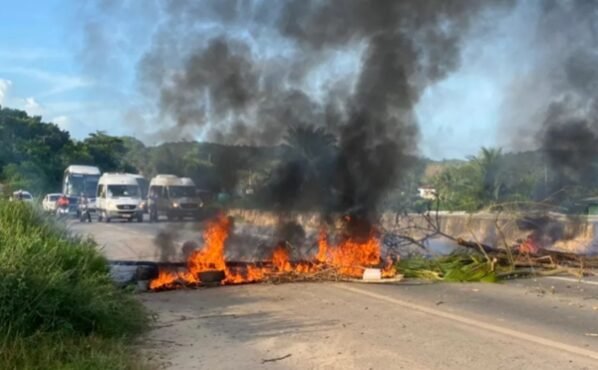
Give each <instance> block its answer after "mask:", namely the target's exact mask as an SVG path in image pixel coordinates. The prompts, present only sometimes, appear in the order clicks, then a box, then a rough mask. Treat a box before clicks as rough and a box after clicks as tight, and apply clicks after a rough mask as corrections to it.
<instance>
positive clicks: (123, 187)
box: [96, 173, 143, 222]
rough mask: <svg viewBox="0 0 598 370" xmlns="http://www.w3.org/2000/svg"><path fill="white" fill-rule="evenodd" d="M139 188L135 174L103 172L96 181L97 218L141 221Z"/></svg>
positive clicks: (100, 219) (108, 220)
mask: <svg viewBox="0 0 598 370" xmlns="http://www.w3.org/2000/svg"><path fill="white" fill-rule="evenodd" d="M141 202H142V198H141V189H140V188H139V183H138V182H137V179H136V178H135V176H133V175H131V174H125V173H105V174H103V175H102V176H101V177H100V180H99V181H98V189H97V192H96V207H97V212H98V220H99V221H102V220H104V221H106V222H110V220H111V219H114V218H121V219H127V220H129V221H133V219H137V221H138V222H142V221H143V210H142V208H141Z"/></svg>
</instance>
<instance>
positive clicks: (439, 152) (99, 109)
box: [0, 0, 518, 159]
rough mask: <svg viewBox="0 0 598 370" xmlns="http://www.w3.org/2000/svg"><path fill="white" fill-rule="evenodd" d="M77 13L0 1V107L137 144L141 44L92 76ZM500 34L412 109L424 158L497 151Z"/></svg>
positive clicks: (468, 49)
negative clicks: (132, 114)
mask: <svg viewBox="0 0 598 370" xmlns="http://www.w3.org/2000/svg"><path fill="white" fill-rule="evenodd" d="M78 7H79V3H78V2H75V1H68V0H44V1H31V0H21V1H9V0H0V9H1V12H0V35H1V36H0V37H1V41H0V105H2V106H7V107H12V108H19V109H24V110H26V111H27V112H29V113H30V114H34V115H41V116H42V117H43V119H44V120H45V121H51V122H54V123H56V124H58V125H59V126H60V127H62V128H63V129H65V130H68V131H69V132H71V134H72V135H73V136H74V137H75V138H79V139H80V138H83V137H84V136H85V135H87V134H88V133H89V132H93V131H96V130H105V131H107V132H109V133H111V134H115V135H121V134H129V135H134V136H139V132H138V130H139V126H138V125H131V124H129V122H127V119H126V115H125V114H124V106H125V105H126V104H125V103H124V102H125V101H131V102H137V108H140V107H139V105H138V103H139V100H137V95H136V90H135V72H134V71H135V63H136V61H137V58H138V57H139V55H140V52H141V49H140V48H139V47H136V46H139V45H137V44H139V43H142V42H141V41H143V40H141V41H140V40H135V42H130V43H129V44H126V45H125V46H124V47H125V48H127V47H129V46H127V45H130V48H131V49H132V50H131V53H130V57H129V58H125V59H120V60H118V63H116V64H117V65H118V66H117V67H118V68H117V69H118V70H117V71H116V72H115V73H108V74H104V75H103V76H102V77H99V75H98V74H97V73H90V72H89V71H87V70H86V68H84V66H83V64H82V63H81V62H80V59H78V58H80V54H78V53H77V50H78V47H79V43H80V42H81V37H80V36H81V24H82V22H81V19H77V17H79V16H80V15H81V14H84V12H79V9H78ZM100 21H101V20H100ZM511 21H512V22H517V19H516V18H513V19H511ZM505 24H506V26H505V27H507V29H510V28H512V26H513V24H509V23H508V22H506V23H505ZM502 31H504V29H503V30H502ZM502 31H501V29H500V27H499V29H498V31H496V32H495V33H492V34H490V35H487V38H486V39H484V40H483V41H484V42H478V41H479V40H478V41H476V40H472V41H470V42H468V44H467V45H465V47H464V48H463V55H464V58H463V59H464V60H463V63H462V65H461V67H460V68H459V69H458V70H456V71H455V72H454V73H453V74H451V75H450V76H449V77H448V78H447V79H445V80H443V81H440V82H438V83H437V84H435V85H434V86H431V87H429V88H428V89H427V90H426V91H425V92H424V94H423V96H422V99H421V100H420V102H419V103H418V105H417V107H416V115H417V117H418V120H419V122H420V128H421V143H420V148H421V151H422V152H423V154H425V155H427V156H430V157H432V158H435V159H441V158H463V157H465V156H467V155H471V154H475V153H476V152H477V151H478V150H479V147H480V146H482V145H484V146H496V145H501V144H502V142H501V140H502V139H501V137H499V136H498V122H499V115H500V107H501V101H502V99H503V97H504V96H503V94H504V89H505V85H506V84H507V83H508V82H509V81H510V80H511V79H512V78H513V74H514V73H515V72H516V70H514V69H513V67H511V61H510V60H509V55H510V54H512V53H513V52H515V51H516V50H517V48H518V46H517V45H515V44H513V43H512V42H511V41H510V40H509V37H508V36H509V34H508V32H507V33H505V32H502ZM147 34H150V32H148V33H147ZM488 38H490V42H488V41H489V40H488ZM497 50H500V51H501V53H500V54H497V53H496V51H497ZM468 53H470V54H471V55H470V56H469V57H468ZM497 55H502V57H497ZM472 56H473V57H472ZM348 65H349V66H351V65H352V64H351V63H348ZM141 109H143V107H141ZM150 109H151V107H150Z"/></svg>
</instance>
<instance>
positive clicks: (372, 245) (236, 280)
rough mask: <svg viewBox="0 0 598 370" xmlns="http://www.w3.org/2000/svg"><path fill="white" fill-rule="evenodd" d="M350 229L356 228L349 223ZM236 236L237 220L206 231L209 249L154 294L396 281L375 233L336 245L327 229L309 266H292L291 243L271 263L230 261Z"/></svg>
mask: <svg viewBox="0 0 598 370" xmlns="http://www.w3.org/2000/svg"><path fill="white" fill-rule="evenodd" d="M346 223H347V224H348V225H350V224H352V221H351V219H350V218H348V217H347V219H346ZM231 232H232V223H231V219H230V218H228V217H225V216H223V215H220V216H218V217H217V218H215V219H214V220H212V221H211V222H209V223H208V225H207V227H206V229H205V231H204V235H203V237H204V246H203V248H202V249H200V250H196V251H194V252H193V253H191V254H190V255H189V257H188V259H187V261H186V266H185V269H184V270H183V271H179V270H177V269H167V268H163V269H161V270H160V271H159V275H158V277H157V278H156V279H154V280H153V281H151V283H150V289H152V290H165V289H174V288H177V287H180V286H200V285H207V284H217V285H218V284H225V285H227V284H243V283H258V282H268V281H270V282H284V281H308V280H341V279H348V278H361V277H362V275H363V273H364V271H365V270H366V269H367V268H372V267H379V268H380V270H379V271H380V275H381V277H384V278H391V277H394V276H395V275H396V270H395V267H394V262H395V261H394V260H393V259H392V258H390V257H388V258H387V259H385V260H383V259H382V256H381V251H380V238H379V236H378V234H377V232H376V230H375V229H374V228H373V227H369V228H368V233H367V234H366V235H357V234H354V235H352V234H349V235H346V236H343V237H342V239H341V241H340V242H339V243H331V242H330V241H329V237H328V234H327V232H326V231H325V230H324V229H322V231H321V232H320V234H319V238H318V251H317V254H316V255H315V256H314V257H313V259H312V260H309V261H292V260H291V258H290V251H289V247H288V245H287V243H285V242H281V243H279V245H277V246H276V248H274V250H273V252H272V255H271V257H270V258H269V259H268V260H266V261H260V262H247V263H245V262H231V261H227V260H226V258H225V255H226V253H225V252H226V251H225V248H226V241H227V239H228V237H229V235H230V233H231Z"/></svg>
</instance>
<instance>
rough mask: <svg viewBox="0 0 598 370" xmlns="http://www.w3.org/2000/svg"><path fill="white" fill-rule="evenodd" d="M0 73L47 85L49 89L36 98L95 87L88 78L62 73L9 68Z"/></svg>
mask: <svg viewBox="0 0 598 370" xmlns="http://www.w3.org/2000/svg"><path fill="white" fill-rule="evenodd" d="M0 72H4V73H16V74H20V75H23V76H27V77H29V78H34V79H37V80H39V81H42V82H45V83H47V84H49V85H50V88H49V89H48V90H47V91H45V92H42V93H41V94H38V96H42V97H46V96H51V95H55V94H59V93H63V92H65V91H69V90H75V89H79V88H83V87H89V86H92V85H95V83H94V81H92V80H91V79H89V78H85V77H82V76H73V75H67V74H62V73H53V72H47V71H44V70H41V69H37V68H27V67H9V68H2V69H1V70H0Z"/></svg>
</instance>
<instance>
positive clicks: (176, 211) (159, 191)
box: [149, 175, 203, 220]
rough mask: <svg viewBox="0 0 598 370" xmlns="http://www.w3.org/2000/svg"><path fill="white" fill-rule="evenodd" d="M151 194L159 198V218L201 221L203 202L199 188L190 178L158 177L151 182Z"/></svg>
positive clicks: (157, 205)
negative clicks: (190, 218) (198, 193)
mask: <svg viewBox="0 0 598 370" xmlns="http://www.w3.org/2000/svg"><path fill="white" fill-rule="evenodd" d="M149 192H150V194H151V193H154V194H156V196H157V198H158V200H157V202H156V203H157V204H156V207H157V211H158V216H160V215H163V216H166V218H168V220H174V219H175V218H176V219H179V220H182V219H183V218H185V217H193V218H194V219H196V220H198V219H200V217H201V214H202V211H203V202H202V200H201V199H200V198H199V197H198V196H197V188H196V187H195V183H193V180H191V179H190V178H181V177H178V176H175V175H157V176H155V177H154V178H152V180H151V181H150V186H149Z"/></svg>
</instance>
